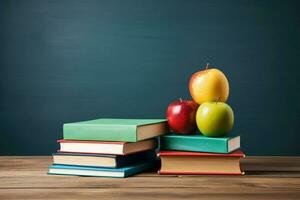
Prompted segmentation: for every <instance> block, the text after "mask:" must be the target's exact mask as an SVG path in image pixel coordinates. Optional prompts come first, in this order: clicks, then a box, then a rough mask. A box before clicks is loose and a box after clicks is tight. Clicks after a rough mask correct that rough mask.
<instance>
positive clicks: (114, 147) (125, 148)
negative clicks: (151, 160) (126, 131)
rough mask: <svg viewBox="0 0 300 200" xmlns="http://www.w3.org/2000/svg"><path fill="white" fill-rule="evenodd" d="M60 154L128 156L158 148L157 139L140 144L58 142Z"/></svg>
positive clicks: (81, 141)
mask: <svg viewBox="0 0 300 200" xmlns="http://www.w3.org/2000/svg"><path fill="white" fill-rule="evenodd" d="M57 142H58V143H59V144H60V149H59V150H58V152H69V153H90V154H99V153H100V154H115V155H128V154H133V153H137V152H141V151H146V150H150V149H154V148H156V147H157V138H154V139H148V140H143V141H138V142H107V141H95V140H58V141H57Z"/></svg>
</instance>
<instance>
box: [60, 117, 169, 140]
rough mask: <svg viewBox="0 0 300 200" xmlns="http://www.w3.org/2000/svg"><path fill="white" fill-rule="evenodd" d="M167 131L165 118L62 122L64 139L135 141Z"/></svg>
mask: <svg viewBox="0 0 300 200" xmlns="http://www.w3.org/2000/svg"><path fill="white" fill-rule="evenodd" d="M167 132H168V126H167V121H166V119H106V118H102V119H95V120H89V121H83V122H74V123H67V124H64V127H63V134H64V139H65V140H101V141H121V142H137V141H141V140H146V139H149V138H153V137H157V136H160V135H163V134H165V133H167Z"/></svg>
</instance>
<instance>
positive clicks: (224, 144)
mask: <svg viewBox="0 0 300 200" xmlns="http://www.w3.org/2000/svg"><path fill="white" fill-rule="evenodd" d="M160 141H161V144H160V145H161V151H160V152H159V154H158V155H159V156H160V158H161V169H160V171H159V174H244V172H242V170H241V168H240V158H241V157H244V156H245V155H244V153H243V152H242V151H241V150H239V148H240V136H236V137H222V138H217V137H206V136H203V135H200V134H198V135H189V136H187V135H164V136H162V137H161V138H160Z"/></svg>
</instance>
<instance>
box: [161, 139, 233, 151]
mask: <svg viewBox="0 0 300 200" xmlns="http://www.w3.org/2000/svg"><path fill="white" fill-rule="evenodd" d="M160 140H161V150H178V151H194V152H209V153H229V152H228V148H227V143H228V142H227V140H225V139H224V140H220V139H212V138H209V139H202V138H201V139H189V138H176V137H172V138H171V137H161V139H160Z"/></svg>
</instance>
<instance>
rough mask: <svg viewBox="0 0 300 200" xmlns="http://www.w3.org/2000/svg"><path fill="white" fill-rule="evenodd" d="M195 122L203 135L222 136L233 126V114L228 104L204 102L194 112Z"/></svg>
mask: <svg viewBox="0 0 300 200" xmlns="http://www.w3.org/2000/svg"><path fill="white" fill-rule="evenodd" d="M196 122H197V126H198V128H199V130H200V132H201V133H202V134H203V135H205V136H210V137H222V136H225V135H226V134H227V133H229V132H230V131H231V129H232V127H233V123H234V115H233V111H232V109H231V108H230V106H229V105H228V104H226V103H223V102H205V103H203V104H201V105H200V106H199V108H198V110H197V113H196Z"/></svg>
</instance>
